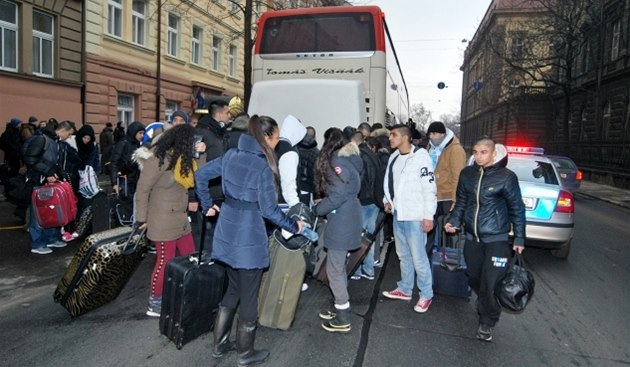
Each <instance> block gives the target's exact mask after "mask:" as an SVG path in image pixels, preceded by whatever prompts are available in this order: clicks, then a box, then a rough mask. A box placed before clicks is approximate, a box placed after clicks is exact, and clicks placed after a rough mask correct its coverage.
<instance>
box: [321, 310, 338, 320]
mask: <svg viewBox="0 0 630 367" xmlns="http://www.w3.org/2000/svg"><path fill="white" fill-rule="evenodd" d="M336 315H337V313H336V312H335V311H333V310H323V311H319V318H320V319H322V320H332V319H334V318H335V316H336Z"/></svg>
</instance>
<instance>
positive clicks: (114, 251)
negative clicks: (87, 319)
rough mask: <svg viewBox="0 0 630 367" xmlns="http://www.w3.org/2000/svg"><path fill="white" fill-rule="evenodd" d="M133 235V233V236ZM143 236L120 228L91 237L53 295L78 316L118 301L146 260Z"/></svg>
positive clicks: (128, 228)
mask: <svg viewBox="0 0 630 367" xmlns="http://www.w3.org/2000/svg"><path fill="white" fill-rule="evenodd" d="M132 232H133V233H132ZM146 252H147V241H146V236H145V235H144V232H142V233H136V232H135V231H133V230H132V228H130V227H119V228H114V229H110V230H107V231H103V232H100V233H96V234H93V235H90V236H88V237H87V238H86V239H85V241H84V242H83V244H82V245H81V247H80V248H79V250H78V251H77V253H76V254H75V255H74V258H73V259H72V261H71V262H70V265H69V266H68V269H67V270H66V273H65V274H64V276H63V278H61V281H60V282H59V285H58V286H57V289H56V290H55V293H54V295H53V297H54V300H55V302H58V303H60V304H61V305H62V306H63V307H65V308H66V310H68V312H69V313H70V315H72V316H73V317H74V316H79V315H81V314H84V313H86V312H88V311H91V310H93V309H95V308H98V307H100V306H102V305H104V304H106V303H108V302H110V301H111V300H113V299H115V298H116V297H117V296H118V294H119V293H120V291H121V290H122V289H123V287H124V286H125V284H126V283H127V281H128V280H129V278H130V277H131V274H132V273H133V272H134V271H135V270H136V268H137V267H138V265H139V264H140V261H141V260H142V259H143V258H144V257H145V256H146Z"/></svg>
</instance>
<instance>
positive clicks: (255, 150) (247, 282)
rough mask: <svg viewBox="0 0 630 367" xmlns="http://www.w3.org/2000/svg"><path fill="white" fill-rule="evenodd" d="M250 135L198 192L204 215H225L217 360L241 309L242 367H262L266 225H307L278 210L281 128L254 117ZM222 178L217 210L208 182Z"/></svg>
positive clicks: (205, 171) (202, 177)
mask: <svg viewBox="0 0 630 367" xmlns="http://www.w3.org/2000/svg"><path fill="white" fill-rule="evenodd" d="M248 132H249V134H242V135H241V137H240V138H239V141H238V147H237V148H233V149H230V150H228V151H227V152H226V153H225V154H224V155H223V156H222V157H219V158H216V159H214V160H212V161H210V162H209V163H208V164H206V165H204V166H203V167H201V168H200V169H199V170H198V171H197V172H196V174H195V182H196V185H195V187H196V188H195V190H196V192H197V196H198V198H199V202H200V204H201V208H202V210H203V213H204V214H205V215H207V216H213V215H216V214H217V212H219V211H221V215H220V216H219V218H218V220H217V227H216V230H215V233H214V240H213V241H214V243H213V249H212V258H213V259H215V260H217V261H220V262H222V263H224V264H225V265H227V276H228V280H229V284H228V289H227V291H226V293H225V296H224V297H223V299H222V300H221V305H220V307H219V313H218V314H217V320H216V322H215V326H214V347H213V352H212V355H213V357H215V358H218V357H221V356H223V355H224V354H225V353H226V352H228V351H230V350H233V349H234V343H232V342H230V341H229V336H230V330H231V328H232V320H233V319H234V314H235V313H236V307H237V306H238V305H239V303H240V311H239V320H238V328H237V334H236V349H237V351H238V365H239V366H249V365H252V364H256V363H261V362H264V361H265V360H266V359H267V358H268V357H269V351H267V350H259V351H258V350H255V349H254V339H255V336H256V320H257V318H258V290H259V288H260V281H261V277H262V272H263V269H264V268H266V267H268V266H269V247H268V246H269V245H268V236H267V231H266V228H265V222H264V219H265V218H266V219H268V220H270V221H271V222H273V223H274V224H276V225H278V226H280V227H281V228H283V229H285V230H287V231H289V232H291V233H300V232H301V230H302V227H303V225H304V223H303V222H296V221H295V220H293V219H291V218H289V217H287V216H286V215H285V214H284V213H283V212H282V211H281V210H280V208H279V207H278V204H277V203H278V195H277V192H278V183H279V180H278V177H279V176H278V166H277V162H276V158H275V154H274V148H275V147H276V145H277V144H278V140H279V130H278V124H277V123H276V122H275V121H274V120H273V119H272V118H270V117H266V116H260V117H258V116H252V118H251V119H250V121H249V131H248ZM219 176H221V177H222V188H223V193H224V195H225V201H224V202H223V204H222V206H221V207H220V208H219V207H218V206H217V205H216V204H213V201H212V198H211V197H210V191H209V189H208V181H210V180H211V179H213V178H216V177H219Z"/></svg>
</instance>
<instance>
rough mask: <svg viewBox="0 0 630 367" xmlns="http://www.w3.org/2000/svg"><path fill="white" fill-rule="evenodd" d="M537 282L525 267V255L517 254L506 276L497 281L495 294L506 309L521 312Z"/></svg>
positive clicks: (530, 297)
mask: <svg viewBox="0 0 630 367" xmlns="http://www.w3.org/2000/svg"><path fill="white" fill-rule="evenodd" d="M535 284H536V282H535V281H534V276H533V275H532V273H531V272H530V271H529V270H527V269H525V261H524V260H523V255H522V254H515V255H514V257H513V258H512V261H510V267H509V268H508V270H507V272H506V273H505V276H504V277H503V278H502V279H501V280H500V281H499V282H497V285H496V287H495V289H494V294H495V296H496V297H497V301H498V302H499V303H500V304H501V306H502V307H503V308H504V309H506V310H508V311H512V312H516V313H520V312H523V311H524V310H525V307H526V306H527V304H528V303H529V301H530V300H531V299H532V296H533V295H534V286H535Z"/></svg>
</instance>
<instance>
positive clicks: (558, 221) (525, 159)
mask: <svg viewBox="0 0 630 367" xmlns="http://www.w3.org/2000/svg"><path fill="white" fill-rule="evenodd" d="M508 151H510V149H509V147H508ZM507 168H509V169H510V170H512V171H514V173H516V175H517V176H518V180H519V185H520V188H521V195H522V197H523V202H524V203H525V210H526V211H525V216H526V220H527V222H526V228H525V236H526V238H525V245H526V246H534V247H542V248H548V249H551V254H552V255H553V256H555V257H558V258H563V259H565V258H567V257H568V256H569V252H570V251H571V239H572V237H573V225H574V219H573V212H574V209H575V207H574V201H573V194H572V193H571V192H569V191H568V190H567V189H566V188H565V187H563V185H562V181H561V178H560V174H559V173H558V170H557V168H556V166H555V164H554V161H553V160H552V159H550V158H549V157H547V156H544V155H539V154H523V153H513V152H509V153H508V163H507Z"/></svg>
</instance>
